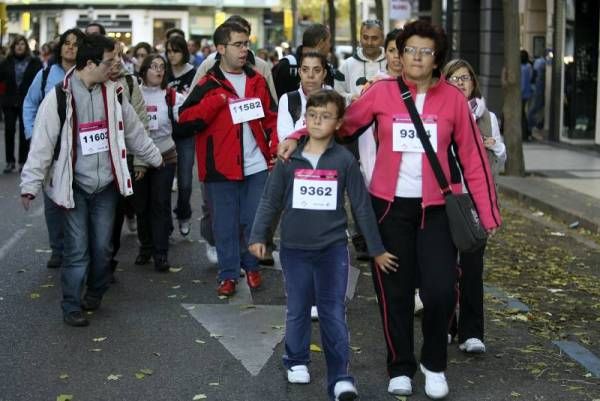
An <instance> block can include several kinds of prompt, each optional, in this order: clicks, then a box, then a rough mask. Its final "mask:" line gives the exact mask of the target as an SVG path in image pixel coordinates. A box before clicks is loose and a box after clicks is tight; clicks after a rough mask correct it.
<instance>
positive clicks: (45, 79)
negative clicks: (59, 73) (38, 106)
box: [40, 65, 52, 99]
mask: <svg viewBox="0 0 600 401" xmlns="http://www.w3.org/2000/svg"><path fill="white" fill-rule="evenodd" d="M51 67H52V66H51V65H49V66H47V67H46V68H44V69H43V70H42V85H41V87H40V89H41V90H42V99H43V98H44V97H45V96H46V85H47V84H48V75H50V68H51Z"/></svg>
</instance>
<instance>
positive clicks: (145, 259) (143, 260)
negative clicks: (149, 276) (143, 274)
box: [135, 253, 152, 265]
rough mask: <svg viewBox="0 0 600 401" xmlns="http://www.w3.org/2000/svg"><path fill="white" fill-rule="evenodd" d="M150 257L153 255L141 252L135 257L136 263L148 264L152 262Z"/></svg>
mask: <svg viewBox="0 0 600 401" xmlns="http://www.w3.org/2000/svg"><path fill="white" fill-rule="evenodd" d="M150 259H152V256H150V255H145V254H143V253H140V254H139V255H137V258H135V264H136V265H147V264H148V263H150Z"/></svg>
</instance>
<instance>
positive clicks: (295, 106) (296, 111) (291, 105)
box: [287, 91, 302, 125]
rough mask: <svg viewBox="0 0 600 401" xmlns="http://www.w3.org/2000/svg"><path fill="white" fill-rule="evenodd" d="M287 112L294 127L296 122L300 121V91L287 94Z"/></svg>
mask: <svg viewBox="0 0 600 401" xmlns="http://www.w3.org/2000/svg"><path fill="white" fill-rule="evenodd" d="M287 95H288V112H289V113H290V116H292V121H293V122H294V125H296V121H298V120H299V119H300V115H301V114H302V98H301V97H300V91H293V92H288V94H287Z"/></svg>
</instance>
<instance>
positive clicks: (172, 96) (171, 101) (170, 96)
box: [165, 88, 177, 127]
mask: <svg viewBox="0 0 600 401" xmlns="http://www.w3.org/2000/svg"><path fill="white" fill-rule="evenodd" d="M166 92H167V93H166V95H165V101H166V102H167V114H168V115H169V120H170V121H171V125H172V126H173V127H175V124H176V121H175V116H174V115H173V106H175V100H176V96H177V93H176V91H175V89H173V88H167V91H166Z"/></svg>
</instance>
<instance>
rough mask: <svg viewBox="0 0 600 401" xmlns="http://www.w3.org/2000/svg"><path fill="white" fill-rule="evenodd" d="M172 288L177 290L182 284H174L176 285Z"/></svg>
mask: <svg viewBox="0 0 600 401" xmlns="http://www.w3.org/2000/svg"><path fill="white" fill-rule="evenodd" d="M171 288H172V289H174V290H177V289H179V288H181V286H180V285H174V286H173V287H171Z"/></svg>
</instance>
